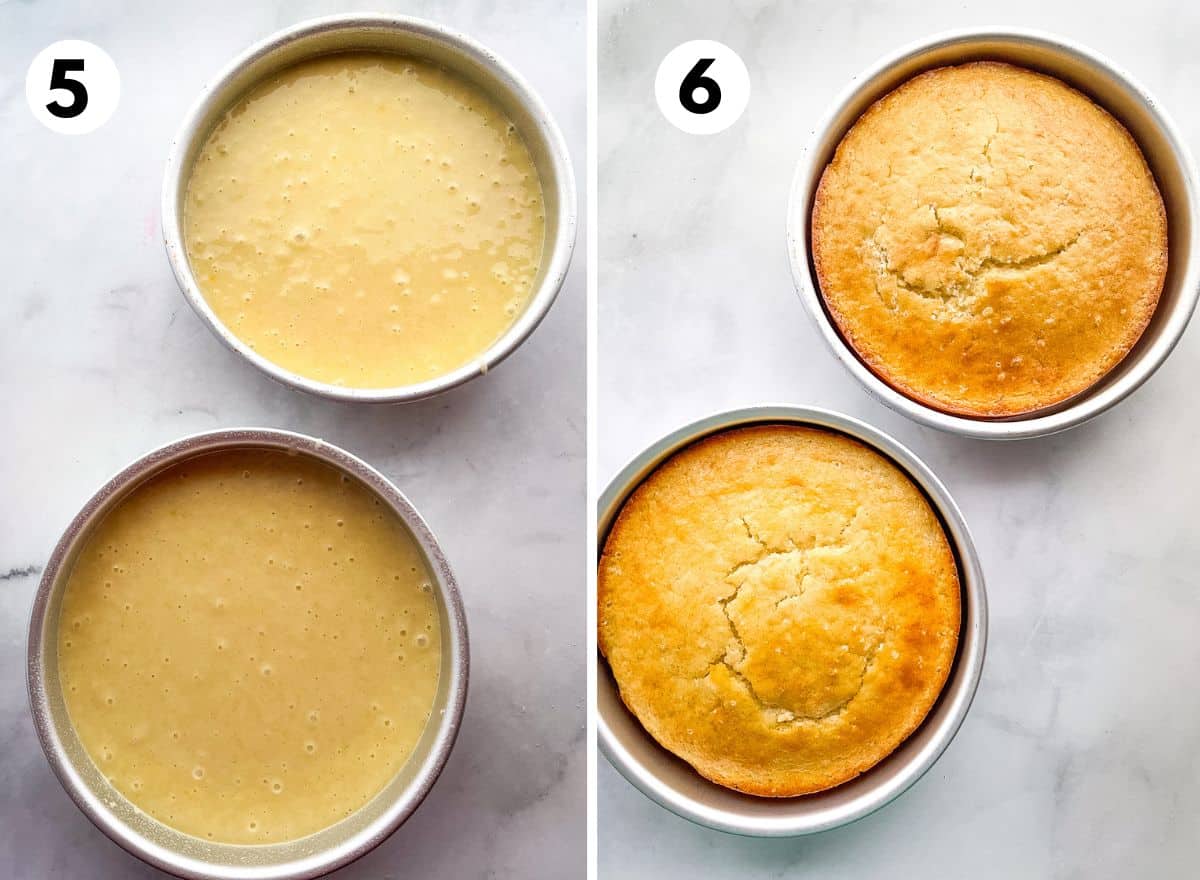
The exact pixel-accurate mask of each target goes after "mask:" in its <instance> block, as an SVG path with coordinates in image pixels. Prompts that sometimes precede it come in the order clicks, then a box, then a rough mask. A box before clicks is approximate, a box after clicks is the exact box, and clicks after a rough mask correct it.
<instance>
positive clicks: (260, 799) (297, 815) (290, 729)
mask: <svg viewBox="0 0 1200 880" xmlns="http://www.w3.org/2000/svg"><path fill="white" fill-rule="evenodd" d="M439 632H440V630H439V626H438V609H437V604H436V598H435V596H434V594H433V590H432V585H431V581H430V573H429V570H428V568H427V567H426V564H425V561H424V557H423V555H422V554H421V552H420V549H419V547H418V546H417V544H416V542H415V540H414V539H413V537H412V535H411V534H410V533H409V532H408V530H407V528H406V527H405V526H404V524H403V523H402V522H401V521H400V520H399V518H398V517H397V516H396V515H395V513H394V512H392V511H391V510H390V508H388V507H387V506H386V505H385V504H384V503H383V502H382V501H380V500H379V499H378V498H377V497H376V496H375V495H374V494H373V493H372V492H370V491H369V490H368V489H366V488H365V487H364V486H362V485H361V484H359V483H357V482H356V481H354V480H352V479H350V478H348V477H344V476H342V475H341V474H339V473H338V472H336V471H335V470H333V469H332V468H330V467H328V466H327V465H325V464H322V463H320V462H318V461H316V460H314V459H310V458H307V457H304V456H291V455H287V454H284V453H281V452H271V451H266V450H264V451H245V452H222V453H214V454H210V455H205V456H201V457H198V458H196V459H192V460H189V461H186V462H184V463H182V464H179V465H176V466H174V467H172V468H170V469H169V470H168V471H166V472H164V473H163V474H161V475H159V476H157V477H155V478H154V479H152V480H151V481H149V482H147V483H145V484H144V485H142V486H140V487H139V488H137V489H136V490H135V491H134V492H133V494H132V495H130V496H129V497H128V498H126V499H125V500H124V501H122V502H121V503H120V504H119V505H118V506H117V507H116V508H115V509H114V510H113V511H112V512H111V513H110V514H109V515H108V516H107V517H106V518H105V519H104V520H103V522H101V523H100V525H99V526H98V527H97V529H96V531H95V532H94V534H93V535H92V536H91V537H90V538H89V540H88V542H87V544H86V546H85V547H84V548H83V550H82V552H81V553H80V555H79V558H78V561H77V562H76V563H75V567H74V569H73V571H72V572H71V576H70V580H69V581H68V584H67V588H66V593H65V595H64V597H63V604H62V612H61V618H60V621H59V638H58V656H59V668H60V671H61V679H62V687H63V693H64V696H65V699H66V704H67V709H68V712H69V714H70V717H71V721H72V723H73V724H74V727H75V729H76V731H77V732H78V733H79V737H80V739H81V740H82V742H83V745H84V748H85V749H86V750H87V752H88V754H89V755H90V757H91V758H92V760H93V761H94V762H95V764H96V766H97V767H98V768H99V769H100V771H101V772H102V773H103V774H104V775H105V776H106V777H107V778H108V780H109V781H110V782H111V783H112V784H113V785H114V786H115V787H116V788H117V790H118V791H120V792H121V793H122V794H123V795H125V797H127V798H128V799H129V800H130V801H131V802H132V803H133V804H134V805H135V806H137V807H139V808H140V809H142V810H143V811H145V812H146V813H148V814H149V815H150V816H152V817H154V818H155V819H158V820H159V821H161V822H163V823H165V824H167V825H170V826H172V827H174V828H176V829H178V830H180V831H182V832H184V833H187V834H191V835H194V836H196V837H201V838H206V839H210V840H215V841H221V842H227V843H273V842H277V841H283V840H290V839H294V838H298V837H302V836H304V835H306V834H311V833H313V832H315V831H318V830H320V829H322V828H324V827H327V826H329V825H331V824H333V823H334V822H336V821H338V820H340V819H342V818H344V817H345V816H347V815H349V814H350V813H351V812H353V811H354V810H356V809H357V808H359V807H361V806H362V805H363V804H364V803H366V802H367V801H368V800H369V799H370V798H371V797H372V796H373V795H375V794H376V793H377V792H378V791H379V790H380V789H381V788H382V787H383V786H384V785H385V784H386V783H387V782H388V781H389V780H390V779H391V778H392V777H393V776H394V775H395V774H396V772H397V771H398V770H399V769H400V768H401V766H402V765H403V764H404V763H405V761H406V760H407V759H408V757H409V755H410V754H411V753H412V751H413V748H414V746H415V744H416V742H417V740H418V738H419V737H420V735H421V732H422V731H423V730H424V728H425V725H426V722H427V721H428V719H429V715H430V712H431V710H432V705H433V700H434V695H435V693H436V691H437V685H438V671H439V667H440V664H441V642H440V637H439Z"/></svg>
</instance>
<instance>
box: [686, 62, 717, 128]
mask: <svg viewBox="0 0 1200 880" xmlns="http://www.w3.org/2000/svg"><path fill="white" fill-rule="evenodd" d="M714 61H716V59H715V58H701V59H700V60H699V61H697V62H696V63H695V65H694V66H693V67H692V69H691V70H689V71H688V72H687V76H685V77H684V78H683V82H682V83H680V84H679V103H680V104H682V105H683V109H684V110H687V111H688V112H689V113H699V114H704V113H712V112H713V111H714V110H716V109H717V107H719V106H720V105H721V87H720V86H719V85H717V81H716V80H715V79H713V78H712V77H711V76H705V75H704V71H706V70H708V69H709V68H710V67H712V63H713V62H714ZM696 89H703V90H704V100H703V101H697V100H696V99H695V98H694V97H693V94H694V93H695V91H696Z"/></svg>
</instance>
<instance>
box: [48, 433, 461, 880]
mask: <svg viewBox="0 0 1200 880" xmlns="http://www.w3.org/2000/svg"><path fill="white" fill-rule="evenodd" d="M232 449H274V450H281V451H284V452H288V453H291V454H295V455H307V456H310V457H312V458H315V459H318V460H320V461H322V462H325V463H326V464H329V465H331V466H333V467H334V468H336V469H337V470H339V471H341V472H342V473H344V474H347V475H349V476H350V477H351V478H353V479H355V480H358V481H359V482H360V483H361V484H362V485H364V486H365V487H366V488H367V489H369V490H370V491H371V492H374V493H375V494H376V495H377V496H378V497H379V498H380V499H381V500H382V501H383V502H384V503H385V504H387V505H388V506H389V507H390V508H391V509H392V510H394V511H395V512H396V514H397V515H398V516H399V517H400V518H401V519H402V520H403V522H404V523H405V525H406V526H407V527H408V529H409V531H410V532H411V533H412V535H413V537H414V538H415V539H416V541H417V543H418V545H419V546H420V547H421V549H422V551H423V552H424V554H425V559H426V561H427V563H428V565H429V570H430V572H431V573H432V575H433V584H434V594H435V596H436V597H437V600H438V613H439V617H440V619H441V638H442V645H443V654H442V666H441V676H440V680H439V682H438V691H437V695H436V697H435V698H434V704H433V708H432V710H431V712H430V722H429V724H427V725H426V727H425V731H424V733H423V734H422V735H421V739H420V741H419V742H418V744H417V747H416V750H415V751H414V752H413V755H412V757H411V758H410V759H409V761H408V762H407V763H406V764H405V765H404V767H403V768H402V769H401V770H400V772H399V773H398V774H397V775H396V777H395V778H393V779H392V780H391V781H390V782H389V783H388V784H387V786H385V787H384V789H383V790H382V791H381V792H380V793H379V794H378V795H376V796H375V797H374V798H373V799H372V800H371V801H369V802H368V803H367V804H365V805H364V806H363V807H361V808H360V809H359V810H358V811H356V812H355V813H354V814H352V815H350V816H348V817H347V818H345V819H343V820H342V821H340V822H338V823H336V824H335V825H332V826H330V827H329V828H326V829H324V830H323V831H319V832H317V833H316V834H313V835H310V836H308V837H304V838H300V839H299V840H294V841H289V842H286V843H277V844H268V845H254V846H238V845H232V844H221V843H213V842H211V841H207V840H201V839H199V838H195V837H192V836H189V835H186V834H182V833H180V832H178V831H176V830H174V829H173V828H169V827H168V826H166V825H164V824H162V823H161V822H158V821H156V820H154V819H152V818H150V817H149V816H147V815H146V814H145V813H143V812H141V811H140V810H138V809H137V808H136V807H134V806H133V805H132V804H131V803H130V802H129V801H128V800H126V799H125V797H124V796H123V795H121V794H120V793H119V792H118V791H117V790H116V789H115V788H113V786H112V785H110V784H109V782H108V781H107V780H106V779H105V778H104V776H103V775H102V774H101V773H100V772H99V770H97V768H96V766H95V765H94V764H93V763H92V761H91V759H90V758H89V757H88V755H87V753H86V752H85V751H84V748H83V745H82V743H80V741H79V737H78V736H77V735H76V733H75V730H74V728H73V727H72V725H71V720H70V717H69V716H68V713H67V708H66V704H65V703H64V701H63V695H62V688H61V682H60V680H59V674H58V651H57V645H58V638H57V633H58V626H59V614H60V611H61V607H62V598H63V592H64V589H65V587H66V584H67V580H68V578H69V577H70V574H71V568H72V566H73V565H74V561H75V558H76V555H77V554H78V552H79V551H80V549H81V548H82V547H83V545H84V544H85V543H86V541H87V539H88V537H89V535H90V534H91V533H92V530H93V529H94V528H95V526H96V525H97V524H98V523H99V522H100V521H101V519H103V517H104V516H105V514H107V513H108V511H110V510H112V509H113V508H114V507H115V506H116V505H117V504H119V503H120V502H121V500H122V499H123V498H125V497H127V496H128V495H129V493H130V492H132V491H133V490H134V489H135V488H136V487H137V486H139V485H141V484H142V483H144V482H145V481H146V480H148V479H150V478H151V477H153V476H154V475H156V474H158V473H161V472H162V471H163V470H165V469H166V468H169V467H171V466H172V465H175V464H178V463H179V462H181V461H184V460H187V459H190V458H193V457H195V456H199V455H205V454H207V453H211V452H217V451H224V450H232ZM468 667H469V657H468V651H467V623H466V616H465V614H464V612H463V605H462V599H461V598H460V596H459V592H458V587H457V585H456V584H455V581H454V575H453V574H452V573H451V571H450V566H449V564H448V563H447V562H446V558H445V556H444V555H443V554H442V551H441V548H440V547H439V546H438V543H437V540H436V539H435V538H434V536H433V533H432V532H431V531H430V530H429V526H427V525H426V524H425V521H424V520H423V519H422V518H421V516H420V514H418V513H417V511H416V509H415V508H413V506H412V504H411V503H409V501H408V499H407V498H405V497H404V495H403V494H402V493H401V492H400V490H399V489H397V488H396V487H395V486H394V485H393V484H392V483H391V482H390V481H389V480H388V479H387V478H386V477H384V476H383V475H382V474H380V473H379V472H378V471H377V470H375V469H374V468H372V467H371V466H370V465H368V464H367V463H366V462H364V461H362V460H361V459H359V458H356V457H355V456H353V455H351V454H350V453H348V452H345V451H344V450H342V449H339V448H338V447H336V446H332V445H330V444H328V443H326V442H324V441H323V440H317V439H315V438H313V437H306V436H304V435H302V434H293V433H290V432H287V431H276V430H270V429H266V428H245V429H235V430H225V431H213V432H209V433H204V434H196V435H194V436H191V437H186V438H184V439H182V440H179V441H177V442H175V443H171V444H170V445H168V446H163V447H161V448H159V449H156V450H154V451H153V452H151V453H149V454H148V455H146V456H144V457H143V458H140V459H138V460H137V461H135V462H134V463H133V464H131V465H129V466H128V467H126V468H125V469H124V470H123V471H121V472H120V473H119V474H117V475H116V476H115V477H113V478H112V479H111V480H109V481H108V482H107V483H105V484H104V486H103V487H102V488H101V489H100V491H98V492H97V493H96V494H95V495H93V496H92V498H91V499H90V500H89V501H88V502H87V504H85V505H84V507H83V509H82V510H81V511H80V512H79V514H78V515H76V517H75V518H74V519H73V520H72V521H71V524H70V525H69V526H67V530H66V532H65V533H64V534H63V536H62V538H61V539H60V540H59V542H58V544H57V546H56V547H55V548H54V552H53V553H52V554H51V556H50V561H49V562H48V563H47V565H46V569H45V572H44V573H43V575H42V581H41V585H40V586H39V587H38V592H37V596H36V597H35V598H34V603H33V614H32V617H31V619H30V623H29V650H28V670H27V674H28V679H29V701H30V706H31V708H32V711H33V723H34V726H35V727H36V729H37V732H38V737H39V738H40V739H41V743H42V749H43V750H44V751H45V753H46V759H47V760H48V761H49V762H50V767H51V769H53V770H54V773H55V775H56V776H58V779H59V781H60V782H61V783H62V785H63V788H65V789H66V790H67V794H69V795H70V796H71V798H72V799H73V800H74V801H75V803H76V804H77V805H78V806H79V809H81V810H82V811H83V812H84V814H85V815H87V817H88V818H89V819H91V820H92V822H93V823H94V824H95V825H96V826H97V827H98V828H99V829H100V830H101V831H103V832H104V833H105V834H107V835H108V836H109V837H111V838H112V839H113V840H114V841H115V842H116V843H118V844H120V845H121V846H122V847H123V848H124V849H126V850H127V851H129V852H130V853H132V854H133V855H135V856H137V857H138V858H140V859H142V860H144V861H146V862H149V863H150V864H152V865H154V866H155V867H157V868H161V869H163V870H164V871H169V872H171V873H172V874H175V875H177V876H179V877H189V878H219V880H277V878H308V877H319V876H321V875H323V874H325V873H327V872H329V871H332V870H333V869H334V868H337V867H340V866H341V865H344V864H346V863H348V862H351V861H353V860H354V859H356V858H358V857H359V856H362V855H364V854H365V853H367V852H368V851H370V850H371V849H373V848H374V847H376V846H378V845H379V844H380V843H381V842H382V841H383V840H385V839H386V838H387V837H388V835H390V834H391V833H392V832H393V831H395V830H396V829H397V828H399V827H400V825H401V824H402V823H403V822H404V821H405V820H406V819H407V818H408V817H409V816H410V815H411V814H412V812H413V811H414V810H415V809H416V808H417V807H418V806H420V804H421V801H422V800H424V798H425V796H426V795H427V794H428V793H429V790H430V789H431V788H432V787H433V784H434V782H435V781H436V780H437V778H438V775H439V774H440V773H441V771H442V767H443V766H445V763H446V759H447V758H448V757H449V755H450V750H451V748H453V746H454V740H455V738H456V737H457V735H458V728H459V725H460V723H461V721H462V713H463V705H464V703H465V702H466V696H467V673H468Z"/></svg>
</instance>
